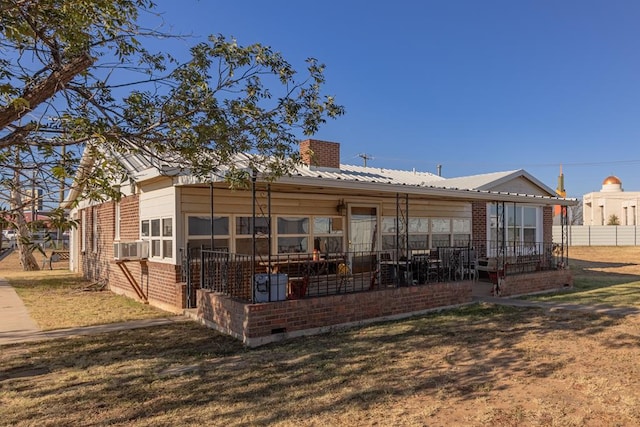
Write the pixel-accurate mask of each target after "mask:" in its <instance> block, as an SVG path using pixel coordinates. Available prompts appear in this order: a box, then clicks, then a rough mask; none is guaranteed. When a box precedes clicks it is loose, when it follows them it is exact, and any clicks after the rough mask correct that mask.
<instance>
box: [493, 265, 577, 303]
mask: <svg viewBox="0 0 640 427" xmlns="http://www.w3.org/2000/svg"><path fill="white" fill-rule="evenodd" d="M571 286H573V273H572V272H571V270H569V269H566V270H564V269H563V270H548V271H536V272H535V273H529V274H516V275H511V276H506V277H504V278H503V281H502V283H501V285H500V296H503V297H510V296H515V295H525V294H533V293H539V292H545V291H551V290H557V289H562V288H568V287H571Z"/></svg>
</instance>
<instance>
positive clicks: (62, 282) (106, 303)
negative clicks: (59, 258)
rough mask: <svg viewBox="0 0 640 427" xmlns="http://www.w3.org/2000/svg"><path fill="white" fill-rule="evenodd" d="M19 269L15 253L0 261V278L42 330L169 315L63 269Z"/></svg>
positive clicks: (56, 264) (57, 266)
mask: <svg viewBox="0 0 640 427" xmlns="http://www.w3.org/2000/svg"><path fill="white" fill-rule="evenodd" d="M64 264H65V263H63V262H59V263H54V269H53V270H48V269H47V270H41V271H34V272H25V271H21V269H20V265H19V261H18V257H17V254H15V253H13V254H11V255H9V256H8V257H7V258H5V259H3V260H2V261H0V277H3V278H5V279H7V280H8V281H9V283H10V284H11V286H13V287H14V288H15V290H16V292H17V293H18V295H19V296H20V298H21V299H22V301H23V302H24V303H25V305H26V306H27V308H28V310H29V313H30V314H31V317H32V318H33V320H35V322H36V323H37V324H38V326H39V327H40V328H41V329H43V330H51V329H60V328H71V327H76V326H89V325H99V324H103V323H114V322H124V321H128V320H137V319H149V318H158V317H166V316H169V315H172V314H170V313H167V312H165V311H162V310H159V309H157V308H155V307H151V306H149V305H145V304H141V303H139V302H136V301H134V300H132V299H130V298H126V297H123V296H119V295H115V294H113V293H111V292H109V291H106V290H103V291H100V292H96V291H94V290H91V289H94V288H95V287H93V286H92V285H94V284H92V283H91V282H87V281H86V280H84V279H82V277H81V276H79V275H78V274H75V273H72V272H70V271H69V270H68V269H65V267H64Z"/></svg>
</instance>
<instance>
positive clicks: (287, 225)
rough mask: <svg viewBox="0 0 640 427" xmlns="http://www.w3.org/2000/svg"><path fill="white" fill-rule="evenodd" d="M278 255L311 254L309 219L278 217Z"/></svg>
mask: <svg viewBox="0 0 640 427" xmlns="http://www.w3.org/2000/svg"><path fill="white" fill-rule="evenodd" d="M277 221H278V227H277V233H278V240H277V242H278V243H277V245H278V247H277V253H279V254H290V253H309V241H310V239H309V231H310V230H309V218H307V217H278V219H277Z"/></svg>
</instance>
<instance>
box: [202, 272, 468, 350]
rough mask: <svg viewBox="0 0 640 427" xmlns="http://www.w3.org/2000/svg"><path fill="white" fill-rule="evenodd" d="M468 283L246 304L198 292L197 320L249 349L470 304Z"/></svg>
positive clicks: (216, 294)
mask: <svg viewBox="0 0 640 427" xmlns="http://www.w3.org/2000/svg"><path fill="white" fill-rule="evenodd" d="M471 286H472V282H469V281H466V282H457V283H437V284H431V285H425V286H410V287H402V288H394V289H384V290H380V291H373V292H362V293H353V294H343V295H333V296H327V297H320V298H307V299H298V300H291V301H281V302H271V303H264V304H248V303H242V302H239V301H237V300H232V299H230V298H228V297H226V296H224V295H221V294H218V293H214V292H209V291H204V290H198V291H197V292H198V295H197V298H198V304H197V306H198V312H197V316H198V318H200V319H202V320H203V321H204V323H206V324H208V325H210V326H213V327H214V328H216V329H218V330H219V331H221V332H223V333H226V334H229V335H231V336H233V337H235V338H238V339H240V340H242V341H243V342H244V343H245V344H247V345H249V346H256V345H262V344H266V343H269V342H274V341H280V340H283V339H287V338H293V337H296V336H302V335H311V334H314V333H322V332H326V331H329V330H331V329H332V328H336V327H346V326H353V325H358V324H364V323H370V322H373V321H379V320H387V319H394V318H402V317H408V316H411V315H413V314H419V313H423V312H425V311H429V310H433V309H438V308H444V307H451V306H457V305H461V304H467V303H469V302H471Z"/></svg>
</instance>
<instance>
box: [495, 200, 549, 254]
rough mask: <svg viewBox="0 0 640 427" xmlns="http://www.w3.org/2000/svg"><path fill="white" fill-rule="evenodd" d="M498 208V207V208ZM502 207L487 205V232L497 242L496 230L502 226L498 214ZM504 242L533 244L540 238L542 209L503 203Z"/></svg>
mask: <svg viewBox="0 0 640 427" xmlns="http://www.w3.org/2000/svg"><path fill="white" fill-rule="evenodd" d="M498 208H500V209H498ZM501 209H502V207H501V206H500V207H499V206H497V205H496V204H491V205H490V206H489V213H490V214H489V221H490V223H489V232H490V237H489V239H490V240H491V241H494V242H497V241H498V240H499V239H498V230H499V228H501V227H502V225H501V224H500V221H502V218H501V217H500V216H499V215H498V212H500V211H501ZM504 220H505V227H506V230H505V236H506V242H508V243H512V244H529V245H533V244H535V243H538V242H540V241H541V240H542V211H541V208H539V207H534V206H518V205H514V204H505V205H504Z"/></svg>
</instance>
